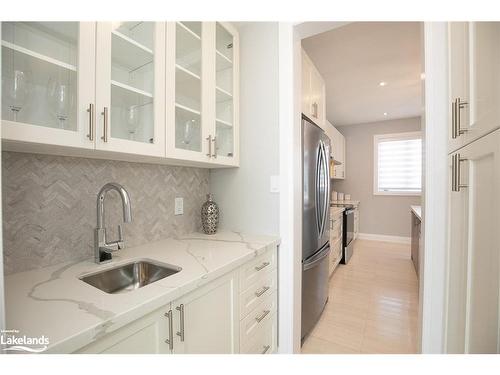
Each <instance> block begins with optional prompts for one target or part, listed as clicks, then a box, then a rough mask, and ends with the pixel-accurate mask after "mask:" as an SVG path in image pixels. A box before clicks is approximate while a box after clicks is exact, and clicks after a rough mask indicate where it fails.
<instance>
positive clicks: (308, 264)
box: [302, 246, 330, 271]
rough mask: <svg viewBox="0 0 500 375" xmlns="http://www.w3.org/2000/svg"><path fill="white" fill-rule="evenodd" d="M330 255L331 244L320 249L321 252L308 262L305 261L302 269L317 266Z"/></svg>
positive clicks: (305, 269)
mask: <svg viewBox="0 0 500 375" xmlns="http://www.w3.org/2000/svg"><path fill="white" fill-rule="evenodd" d="M328 255H330V246H326V247H325V249H324V250H322V251H320V253H319V254H317V255H315V256H314V257H312V258H311V259H310V260H308V261H307V262H304V264H303V266H302V269H303V271H307V270H309V269H311V268H314V267H316V266H317V265H318V264H319V263H321V262H322V261H323V260H324V259H325V258H326V257H327V256H328Z"/></svg>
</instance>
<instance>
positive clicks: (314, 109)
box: [302, 49, 326, 129]
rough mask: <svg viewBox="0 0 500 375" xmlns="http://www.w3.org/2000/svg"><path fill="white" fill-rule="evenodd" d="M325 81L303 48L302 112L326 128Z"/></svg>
mask: <svg viewBox="0 0 500 375" xmlns="http://www.w3.org/2000/svg"><path fill="white" fill-rule="evenodd" d="M325 95H326V91H325V81H324V80H323V78H322V77H321V74H320V73H319V71H318V69H316V67H315V66H314V64H313V62H312V61H311V59H310V58H309V56H307V53H306V52H305V51H304V50H303V49H302V113H304V114H305V115H306V116H307V117H309V119H311V120H312V121H313V122H314V123H315V124H316V125H318V126H319V127H320V128H322V129H325V114H326V107H325V105H326V100H325Z"/></svg>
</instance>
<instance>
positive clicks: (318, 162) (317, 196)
mask: <svg viewBox="0 0 500 375" xmlns="http://www.w3.org/2000/svg"><path fill="white" fill-rule="evenodd" d="M321 155H322V151H321V145H320V146H319V147H318V153H317V156H316V167H315V169H316V170H315V177H316V178H315V180H316V181H315V185H316V186H315V189H314V193H315V201H316V226H317V229H318V237H321V232H322V225H323V223H322V221H323V220H322V218H321V211H320V209H319V207H320V204H321V202H320V197H321V194H320V189H319V187H320V180H321V173H320V168H321V157H322V156H321Z"/></svg>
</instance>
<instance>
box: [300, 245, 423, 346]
mask: <svg viewBox="0 0 500 375" xmlns="http://www.w3.org/2000/svg"><path fill="white" fill-rule="evenodd" d="M417 316H418V280H417V277H416V273H415V270H414V268H413V264H412V262H411V259H410V245H403V244H395V243H388V242H379V241H367V240H357V241H356V243H355V250H354V255H353V257H352V258H351V261H350V263H349V264H348V265H343V264H340V265H339V266H338V267H337V269H336V270H335V272H334V274H333V276H332V278H331V279H330V293H329V302H328V303H327V305H326V307H325V311H324V313H323V315H322V317H321V319H320V321H319V322H318V324H317V325H316V327H315V328H314V330H313V331H312V333H311V334H310V336H309V337H308V338H307V339H306V341H305V343H304V345H303V347H302V353H303V354H356V353H358V354H359V353H377V354H381V353H417Z"/></svg>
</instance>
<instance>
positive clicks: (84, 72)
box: [1, 22, 95, 148]
mask: <svg viewBox="0 0 500 375" xmlns="http://www.w3.org/2000/svg"><path fill="white" fill-rule="evenodd" d="M1 65H2V138H4V139H9V140H15V141H23V142H32V143H40V144H49V145H61V146H73V147H80V148H94V142H93V141H92V140H91V139H90V137H88V135H89V132H90V125H91V122H90V119H91V114H90V113H88V112H87V110H88V109H89V108H90V105H91V104H93V103H94V102H95V101H94V92H95V86H94V82H95V80H94V75H95V23H91V22H2V64H1Z"/></svg>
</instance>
